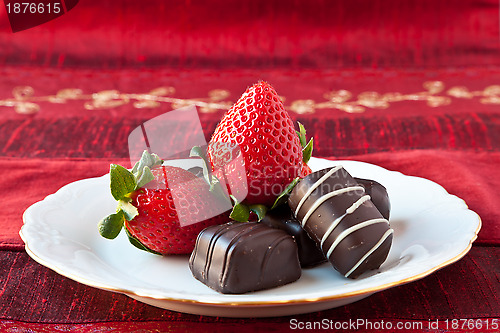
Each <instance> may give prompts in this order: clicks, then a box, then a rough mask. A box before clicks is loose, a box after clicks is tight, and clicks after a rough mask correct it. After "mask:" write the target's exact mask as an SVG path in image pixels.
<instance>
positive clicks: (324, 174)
mask: <svg viewBox="0 0 500 333" xmlns="http://www.w3.org/2000/svg"><path fill="white" fill-rule="evenodd" d="M288 204H289V205H290V208H291V209H292V211H293V213H294V215H295V217H296V218H297V219H298V220H299V221H300V223H301V225H302V227H303V228H304V229H305V230H306V232H307V233H308V234H309V236H311V238H312V239H313V240H314V241H315V242H316V243H317V244H318V246H319V247H320V248H321V250H322V251H323V254H324V255H325V257H326V258H327V259H328V261H329V262H330V263H331V264H332V265H333V267H334V268H335V269H337V270H338V271H339V272H340V273H341V274H342V275H344V276H345V277H348V278H353V279H354V278H357V277H358V276H359V275H360V274H362V273H364V272H366V271H368V270H372V269H376V268H378V267H380V265H381V264H382V263H383V262H384V261H385V260H386V258H387V255H388V253H389V249H390V247H391V244H392V235H393V230H392V229H391V228H390V226H389V221H387V219H385V218H384V217H383V216H382V214H381V213H380V212H379V211H378V209H377V208H376V207H375V205H374V204H373V203H372V202H371V200H370V196H369V195H367V194H366V193H365V190H364V187H363V186H361V185H359V184H358V183H357V182H356V180H354V178H352V176H351V175H350V174H349V173H348V172H347V171H346V170H345V169H344V168H343V167H342V166H337V167H334V168H329V169H323V170H320V171H317V172H314V173H311V174H310V175H308V176H306V177H304V178H303V179H302V180H301V181H300V182H299V183H298V184H297V185H296V186H295V188H294V189H293V191H292V193H290V196H289V198H288Z"/></svg>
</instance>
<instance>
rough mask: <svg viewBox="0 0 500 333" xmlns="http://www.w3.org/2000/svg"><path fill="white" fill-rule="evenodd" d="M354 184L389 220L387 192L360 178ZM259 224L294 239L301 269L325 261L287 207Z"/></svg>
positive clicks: (371, 181)
mask: <svg viewBox="0 0 500 333" xmlns="http://www.w3.org/2000/svg"><path fill="white" fill-rule="evenodd" d="M354 179H355V180H356V182H357V183H358V184H359V185H361V186H363V187H364V188H365V193H366V194H368V195H369V196H370V197H371V200H372V202H373V204H374V205H375V207H377V209H378V210H379V212H380V213H381V214H382V216H383V217H384V218H385V219H389V214H390V210H391V205H390V201H389V196H388V195H387V190H386V188H385V187H384V186H382V185H381V184H380V183H378V182H376V181H374V180H369V179H362V178H354ZM261 223H264V224H267V225H268V226H270V227H273V228H278V229H281V230H285V231H286V232H288V233H289V234H290V235H292V236H293V237H294V238H295V241H296V242H297V248H298V250H299V261H300V265H301V266H302V267H313V266H316V265H319V264H321V263H323V262H325V261H326V258H325V256H324V254H323V251H322V250H321V249H320V248H319V247H318V245H316V242H315V241H313V240H312V239H311V237H309V235H308V234H307V232H306V231H305V230H304V229H303V228H302V226H301V225H300V222H299V221H297V219H296V218H295V217H294V216H293V213H292V210H291V209H290V207H289V206H288V205H286V204H285V205H280V206H278V207H276V208H274V209H273V210H270V211H268V212H267V214H266V216H265V217H264V218H263V219H262V221H261Z"/></svg>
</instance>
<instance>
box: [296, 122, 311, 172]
mask: <svg viewBox="0 0 500 333" xmlns="http://www.w3.org/2000/svg"><path fill="white" fill-rule="evenodd" d="M297 123H298V124H299V130H298V131H295V132H297V135H298V136H299V140H300V145H301V146H302V162H304V163H305V164H307V163H308V162H309V160H310V159H311V156H312V152H313V141H314V140H313V139H314V138H311V139H310V140H309V142H307V138H306V128H305V127H304V125H302V124H301V123H300V122H297Z"/></svg>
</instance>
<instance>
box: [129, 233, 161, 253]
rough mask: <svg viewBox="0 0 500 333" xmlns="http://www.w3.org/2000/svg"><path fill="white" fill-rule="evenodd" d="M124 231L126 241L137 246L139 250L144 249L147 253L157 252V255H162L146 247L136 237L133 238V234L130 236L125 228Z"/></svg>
mask: <svg viewBox="0 0 500 333" xmlns="http://www.w3.org/2000/svg"><path fill="white" fill-rule="evenodd" d="M125 232H126V234H127V237H128V241H129V242H130V244H132V245H133V246H135V247H136V248H138V249H140V250H143V251H146V252H149V253H153V254H157V255H160V256H161V255H162V254H161V253H160V252H156V251H154V250H151V249H149V248H148V247H146V245H144V244H142V243H141V242H140V241H139V240H138V239H137V238H135V237H134V236H132V235H131V234H130V232H129V231H128V229H127V228H125Z"/></svg>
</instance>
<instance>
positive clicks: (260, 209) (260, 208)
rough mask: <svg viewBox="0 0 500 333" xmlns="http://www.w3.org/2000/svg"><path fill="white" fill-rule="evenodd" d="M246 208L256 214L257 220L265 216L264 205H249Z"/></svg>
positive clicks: (265, 209) (265, 208)
mask: <svg viewBox="0 0 500 333" xmlns="http://www.w3.org/2000/svg"><path fill="white" fill-rule="evenodd" d="M248 208H249V209H250V211H252V212H254V213H255V214H256V215H257V219H258V220H259V221H260V220H262V219H263V218H264V216H266V213H267V207H266V206H265V205H250V206H249V207H248Z"/></svg>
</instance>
